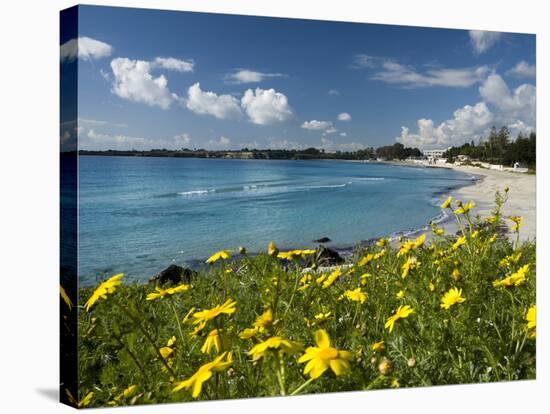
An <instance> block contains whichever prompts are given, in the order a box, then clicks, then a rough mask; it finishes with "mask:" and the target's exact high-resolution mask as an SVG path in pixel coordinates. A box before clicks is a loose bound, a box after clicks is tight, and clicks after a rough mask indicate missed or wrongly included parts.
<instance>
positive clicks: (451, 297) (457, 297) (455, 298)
mask: <svg viewBox="0 0 550 414" xmlns="http://www.w3.org/2000/svg"><path fill="white" fill-rule="evenodd" d="M465 301H466V298H465V297H464V296H462V289H457V288H451V289H449V290H448V291H447V292H445V294H444V295H443V298H441V305H440V306H441V308H442V309H449V308H450V307H451V306H453V305H456V304H457V303H462V302H465Z"/></svg>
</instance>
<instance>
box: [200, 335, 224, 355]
mask: <svg viewBox="0 0 550 414" xmlns="http://www.w3.org/2000/svg"><path fill="white" fill-rule="evenodd" d="M226 343H227V339H226V337H225V335H224V334H223V332H222V331H221V330H219V329H213V330H212V331H210V333H209V334H208V335H207V336H206V339H205V340H204V345H203V346H202V348H201V352H202V353H203V354H209V353H210V351H212V350H213V349H215V350H216V353H218V354H219V353H220V352H222V350H223V349H224V348H225V344H226Z"/></svg>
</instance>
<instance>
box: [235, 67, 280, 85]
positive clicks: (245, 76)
mask: <svg viewBox="0 0 550 414" xmlns="http://www.w3.org/2000/svg"><path fill="white" fill-rule="evenodd" d="M282 76H285V75H283V74H282V73H264V72H256V71H254V70H249V69H240V70H238V71H236V72H234V73H230V74H228V75H227V76H226V81H227V82H228V83H237V84H239V83H259V82H262V81H263V80H264V79H266V78H278V77H282Z"/></svg>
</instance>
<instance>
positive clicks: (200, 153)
mask: <svg viewBox="0 0 550 414" xmlns="http://www.w3.org/2000/svg"><path fill="white" fill-rule="evenodd" d="M79 154H80V155H110V156H138V157H178V158H186V157H193V158H252V159H274V160H308V159H341V160H369V159H377V158H381V159H384V160H404V159H406V158H409V157H422V152H421V151H420V150H419V149H418V148H408V147H405V146H404V145H403V144H401V143H395V144H393V145H387V146H383V147H378V148H372V147H371V148H364V149H360V150H357V151H325V150H324V149H322V148H321V149H319V148H313V147H311V148H306V149H248V148H242V149H240V150H217V151H211V150H206V149H202V148H201V149H189V148H182V149H180V150H169V149H151V150H149V151H140V150H124V151H119V150H107V151H87V150H80V151H79Z"/></svg>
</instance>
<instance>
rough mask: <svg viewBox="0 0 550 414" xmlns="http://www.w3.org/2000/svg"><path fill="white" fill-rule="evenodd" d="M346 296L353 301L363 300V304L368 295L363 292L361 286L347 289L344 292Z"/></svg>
mask: <svg viewBox="0 0 550 414" xmlns="http://www.w3.org/2000/svg"><path fill="white" fill-rule="evenodd" d="M344 296H345V297H346V298H348V299H349V300H351V301H354V302H361V304H363V303H365V301H366V300H367V295H366V294H365V293H363V292H361V288H360V287H358V288H357V289H354V290H346V291H345V292H344Z"/></svg>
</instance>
